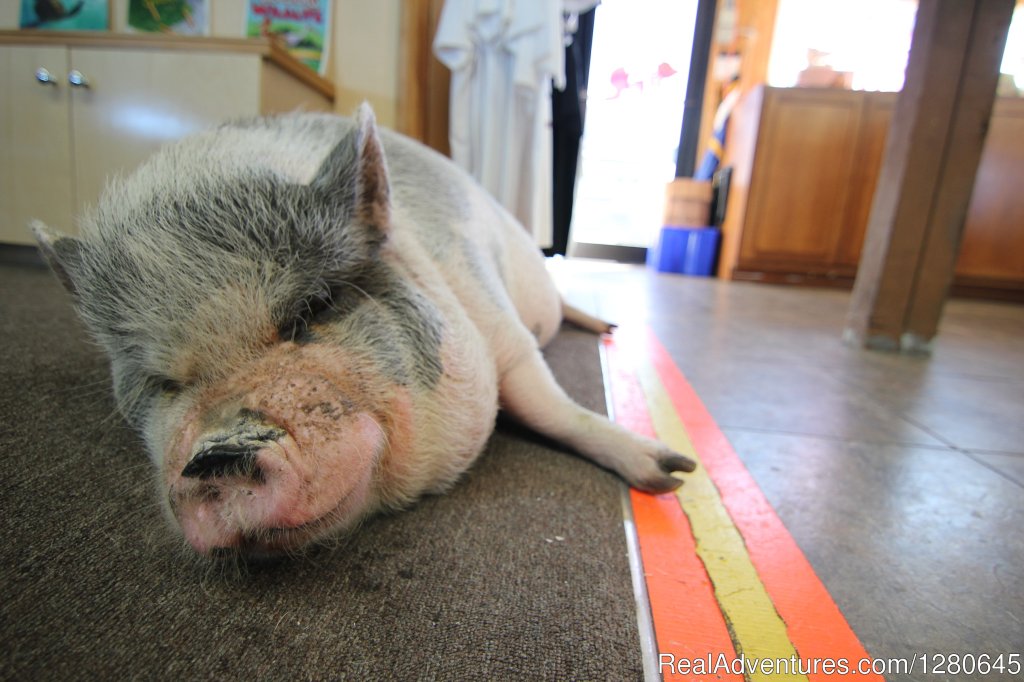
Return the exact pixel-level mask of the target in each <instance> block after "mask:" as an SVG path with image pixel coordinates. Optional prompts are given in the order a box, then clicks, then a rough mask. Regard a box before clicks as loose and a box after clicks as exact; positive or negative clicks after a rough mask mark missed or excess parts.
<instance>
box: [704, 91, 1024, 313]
mask: <svg viewBox="0 0 1024 682" xmlns="http://www.w3.org/2000/svg"><path fill="white" fill-rule="evenodd" d="M896 97H897V95H896V94H895V93H870V92H851V91H846V90H824V89H821V90H819V89H799V88H757V89H756V90H754V91H752V92H751V93H748V95H747V96H746V97H745V98H744V100H743V101H742V102H741V103H740V105H739V106H738V108H737V110H736V111H735V113H734V119H733V121H732V122H731V124H730V129H729V135H730V137H729V141H728V152H727V158H726V163H727V164H730V163H731V164H732V165H733V167H734V169H735V170H734V179H733V186H732V189H731V191H730V196H729V202H730V203H729V207H728V211H727V214H726V221H725V224H724V225H723V249H722V257H721V260H720V264H719V265H720V267H719V271H720V273H721V275H722V276H723V277H727V278H732V279H738V280H756V281H769V282H792V283H811V284H828V285H835V286H851V285H852V283H853V279H854V277H855V275H856V272H857V263H858V261H859V259H860V249H861V245H862V243H863V240H864V231H865V229H866V226H867V221H868V215H869V213H870V210H871V201H872V198H873V196H874V190H875V185H876V183H877V181H878V172H879V169H880V167H881V162H882V156H883V154H884V151H885V141H886V136H887V134H888V130H889V123H890V120H891V118H892V113H893V108H894V106H895V103H896ZM1022 177H1024V100H1021V99H1000V100H999V101H997V103H996V107H995V110H994V112H993V116H992V121H991V124H990V128H989V134H988V138H987V140H986V144H985V151H984V153H983V156H982V160H981V165H980V167H979V170H978V176H977V181H976V183H975V189H974V194H973V196H972V200H971V204H970V207H969V208H968V213H967V217H966V223H965V229H964V235H963V242H962V248H961V252H960V257H959V260H958V262H957V268H956V282H955V291H959V292H960V293H971V294H975V295H983V296H987V297H995V298H1014V299H1021V300H1024V229H1022V227H1021V226H1022V225H1024V185H1022V183H1021V178H1022Z"/></svg>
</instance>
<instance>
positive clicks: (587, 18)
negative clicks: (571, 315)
mask: <svg viewBox="0 0 1024 682" xmlns="http://www.w3.org/2000/svg"><path fill="white" fill-rule="evenodd" d="M593 40H594V10H590V11H588V12H584V13H583V14H580V15H579V24H578V26H577V29H576V33H575V34H573V36H572V43H571V44H570V45H567V46H566V48H565V90H555V89H552V91H551V114H552V119H551V120H552V126H553V137H554V159H553V163H554V178H553V179H554V182H553V185H554V187H553V189H554V201H553V202H552V203H553V210H554V222H553V225H552V233H553V234H552V246H551V248H549V249H544V255H546V256H553V255H555V254H561V255H563V256H564V255H565V252H566V250H567V249H568V246H569V225H570V224H571V223H572V204H573V193H574V191H575V188H576V164H577V162H578V161H579V155H580V138H581V137H582V136H583V119H584V115H585V112H586V96H587V81H588V78H589V76H590V48H591V45H592V43H593Z"/></svg>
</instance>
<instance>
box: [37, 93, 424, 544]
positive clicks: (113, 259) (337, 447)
mask: <svg viewBox="0 0 1024 682" xmlns="http://www.w3.org/2000/svg"><path fill="white" fill-rule="evenodd" d="M261 125H263V124H261V123H260V122H254V123H252V124H251V126H252V129H253V130H257V131H258V130H259V129H260V126H261ZM310 125H312V124H310ZM318 125H323V123H320V124H318ZM335 125H336V126H337V125H338V124H335ZM243 129H244V127H243ZM234 130H236V131H237V130H238V127H237V126H236V127H235V128H234ZM334 130H335V131H336V132H337V130H339V128H337V127H336V128H335V129H334ZM306 133H307V136H308V134H309V131H306ZM212 134H213V135H217V134H218V133H216V132H215V133H212ZM223 134H225V135H227V134H230V131H229V132H224V133H223ZM270 134H280V133H279V132H277V133H274V132H273V131H271V133H270ZM210 139H213V138H210ZM328 139H329V138H328ZM334 139H337V134H335V135H334ZM328 146H330V145H328ZM203 149H204V147H203V145H202V144H201V143H200V144H191V145H186V146H181V145H176V146H171V147H169V148H166V149H165V150H163V151H162V152H161V153H160V154H159V155H158V156H157V157H155V158H154V159H153V160H151V161H150V162H149V163H147V164H146V165H144V166H143V167H142V168H140V169H139V171H137V172H136V173H135V174H134V175H133V176H131V177H129V178H128V179H126V180H124V181H120V182H118V183H115V184H114V185H113V186H112V187H111V188H110V189H108V191H107V192H106V193H105V195H104V197H103V199H102V200H101V202H100V205H99V207H98V208H97V209H96V211H94V212H93V213H92V214H91V215H90V216H87V217H86V219H85V221H84V223H83V226H82V228H83V229H82V231H83V237H82V238H81V239H78V238H72V237H67V236H60V235H57V234H56V233H54V232H52V231H50V230H48V229H47V228H45V227H44V226H42V225H40V224H36V225H35V226H34V228H33V229H34V230H35V232H36V236H37V239H38V241H39V243H40V246H41V248H42V251H43V253H44V255H45V257H46V258H47V260H48V262H49V264H50V265H51V267H52V268H53V270H54V271H55V272H56V273H57V275H58V277H59V278H60V279H61V281H62V282H63V283H64V285H65V286H66V287H67V289H68V290H69V291H70V292H71V293H72V296H73V298H74V301H75V304H76V307H77V309H78V310H79V312H80V314H81V315H82V317H83V319H84V320H85V322H86V324H87V326H88V327H89V329H90V330H91V332H92V333H93V334H94V336H95V337H96V339H97V340H98V341H99V342H100V344H101V345H102V347H103V348H104V349H105V350H106V352H107V354H108V355H109V358H110V362H111V369H112V374H113V383H114V393H115V397H116V400H117V404H118V407H119V409H120V411H121V412H122V413H123V415H124V416H125V418H126V419H127V420H128V421H129V422H130V423H131V424H132V425H134V426H136V427H137V428H138V429H139V430H140V431H141V432H142V434H143V436H144V439H145V441H146V445H147V447H148V449H149V451H150V456H151V458H152V460H153V461H154V463H155V464H156V466H157V468H158V471H159V477H160V491H161V498H162V499H163V501H164V502H165V503H166V508H167V510H168V512H169V515H170V516H171V517H172V518H173V519H174V521H175V522H176V524H177V525H178V526H180V528H181V531H182V532H183V534H184V537H185V539H186V540H187V541H188V543H189V544H191V545H192V546H193V547H194V548H195V549H196V550H197V551H198V552H200V553H201V554H205V555H217V554H220V553H222V552H223V551H225V550H227V551H230V553H234V552H240V553H243V554H248V555H252V554H273V553H279V552H289V551H292V550H295V549H297V548H299V547H301V546H303V545H306V544H308V543H309V542H312V541H315V540H318V539H320V538H323V537H325V536H327V535H329V534H331V533H333V532H335V531H338V530H340V529H344V528H346V527H349V526H352V525H353V524H355V523H357V522H358V520H359V519H361V518H362V517H364V516H365V515H366V514H367V513H369V512H371V511H373V510H374V509H376V508H377V507H379V506H380V505H381V504H387V503H388V502H389V500H387V499H386V495H385V494H382V492H381V488H382V485H381V483H382V482H381V477H382V476H386V475H387V474H386V471H385V469H386V467H385V466H384V460H385V459H386V458H387V457H388V456H389V454H392V453H393V452H394V451H395V450H396V449H401V448H403V447H407V446H408V442H409V440H410V439H411V438H412V437H413V434H412V433H411V431H412V430H413V429H414V424H413V422H414V419H413V417H412V415H411V414H410V410H411V401H412V400H413V398H412V395H413V394H414V393H415V392H416V391H417V390H421V391H422V390H424V389H425V388H426V387H429V386H430V384H431V383H432V382H436V381H438V377H439V376H440V374H441V361H440V354H439V345H440V335H441V331H440V330H441V323H440V320H439V317H438V314H437V311H436V309H435V308H434V307H433V306H432V305H431V304H430V303H429V302H427V301H426V300H425V299H423V297H422V296H420V295H419V294H417V293H416V292H415V291H414V290H412V289H411V288H409V287H408V286H406V285H405V284H403V278H402V277H400V276H399V275H398V274H397V273H396V271H395V270H394V269H393V268H392V267H391V266H389V265H388V264H387V262H386V259H384V258H382V257H381V252H382V250H383V249H384V248H386V247H385V244H386V241H387V238H388V232H389V225H390V203H389V185H388V176H387V168H386V165H385V159H384V153H383V148H382V145H381V143H380V140H379V137H378V134H377V131H376V127H375V124H374V120H373V116H372V112H370V110H369V108H368V107H366V106H365V105H364V107H363V109H361V110H360V113H359V116H358V118H357V120H356V122H355V125H354V126H353V127H351V129H349V130H347V132H345V134H344V136H343V139H341V141H340V142H339V143H337V144H336V146H335V147H334V148H333V149H332V150H331V151H330V152H329V153H328V154H327V156H326V159H325V160H323V162H322V163H321V164H319V166H318V168H319V170H316V171H315V176H314V177H312V179H311V180H310V179H309V178H308V177H307V178H305V179H304V180H301V181H296V178H295V177H290V176H288V175H286V174H282V173H277V172H275V171H273V170H272V169H271V168H272V164H269V165H267V166H264V167H260V166H258V165H257V166H256V167H255V168H254V167H252V166H246V165H245V164H238V163H235V162H232V161H230V160H224V159H223V158H221V157H218V156H217V154H216V150H215V151H214V152H211V153H210V155H209V157H207V158H204V156H203ZM248 153H250V154H251V153H252V150H250V151H249V152H248ZM197 157H198V158H197Z"/></svg>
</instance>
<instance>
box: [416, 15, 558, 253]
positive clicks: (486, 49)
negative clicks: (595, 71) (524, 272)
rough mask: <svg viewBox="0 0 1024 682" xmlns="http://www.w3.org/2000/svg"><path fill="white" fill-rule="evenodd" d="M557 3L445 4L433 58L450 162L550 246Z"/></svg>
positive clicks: (542, 242) (556, 81)
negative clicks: (440, 73)
mask: <svg viewBox="0 0 1024 682" xmlns="http://www.w3.org/2000/svg"><path fill="white" fill-rule="evenodd" d="M564 50H565V46H564V43H563V40H562V4H561V3H560V2H555V1H552V0H446V2H445V6H444V9H443V11H442V13H441V21H440V23H439V25H438V28H437V35H436V36H435V38H434V53H435V54H436V55H437V58H438V59H439V60H441V62H442V63H443V64H444V65H445V66H447V67H448V68H449V69H451V72H452V79H451V107H450V112H449V129H450V130H449V140H450V143H451V151H452V159H454V160H455V162H456V163H458V164H459V165H460V166H462V167H463V168H465V169H466V170H468V171H469V172H470V173H471V174H472V175H473V177H475V178H476V179H477V180H478V181H479V182H480V184H482V185H483V186H484V187H485V188H487V189H488V190H489V191H490V192H491V194H493V195H494V197H495V198H496V199H497V200H498V201H499V202H500V203H501V204H502V205H504V206H505V208H507V209H508V210H509V212H510V213H512V215H514V216H515V217H516V218H517V219H518V220H519V221H520V222H521V223H522V224H523V225H524V226H525V227H526V228H527V230H528V231H530V232H531V233H532V234H533V236H534V239H535V240H536V242H537V244H538V245H540V246H550V245H551V241H552V225H551V223H552V205H551V202H552V169H551V164H552V158H551V156H552V133H551V81H552V79H553V80H554V81H555V85H556V86H557V87H559V88H564V87H565V52H564Z"/></svg>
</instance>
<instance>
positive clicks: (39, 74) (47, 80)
mask: <svg viewBox="0 0 1024 682" xmlns="http://www.w3.org/2000/svg"><path fill="white" fill-rule="evenodd" d="M36 80H37V81H39V82H40V83H42V84H43V85H52V86H54V87H56V86H57V79H56V78H54V77H53V74H52V73H50V70H49V69H47V68H45V67H42V66H40V67H39V68H38V69H36Z"/></svg>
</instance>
